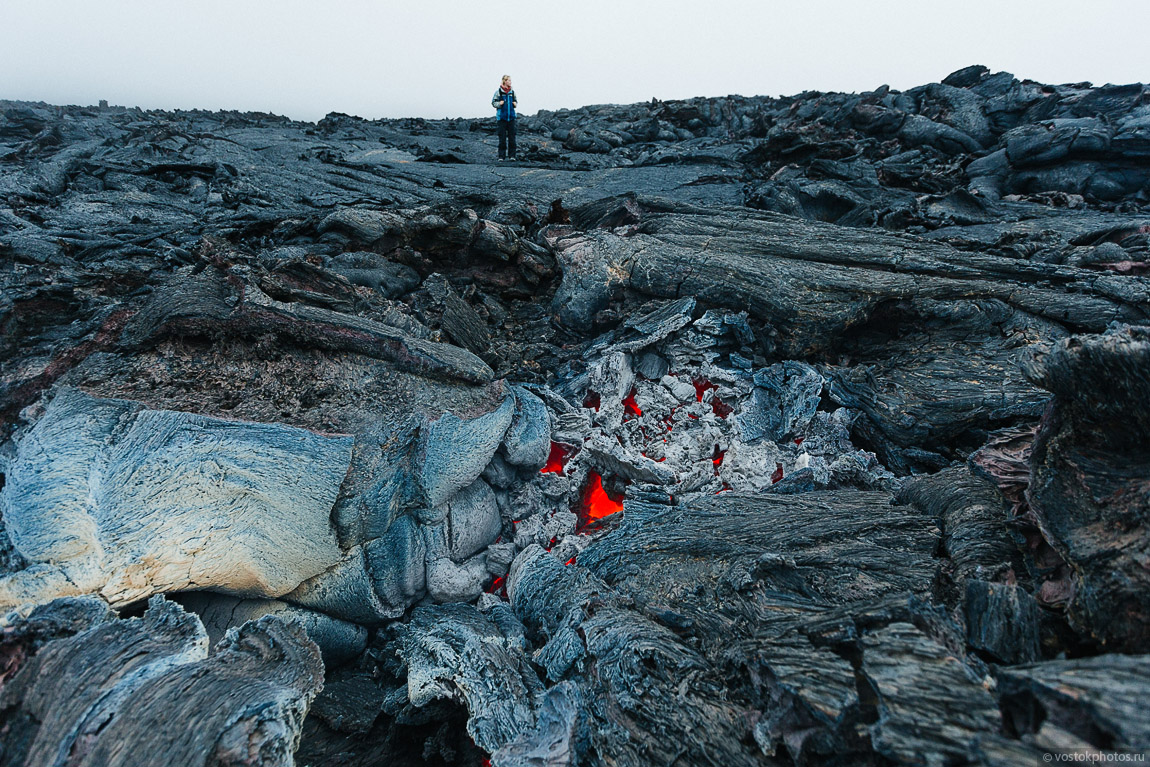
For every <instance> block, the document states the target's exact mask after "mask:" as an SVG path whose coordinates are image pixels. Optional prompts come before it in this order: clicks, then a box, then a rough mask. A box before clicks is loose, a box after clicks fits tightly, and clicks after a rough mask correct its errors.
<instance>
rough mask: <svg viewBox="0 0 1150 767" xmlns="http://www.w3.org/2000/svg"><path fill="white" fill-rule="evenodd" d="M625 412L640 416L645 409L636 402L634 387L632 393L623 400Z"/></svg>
mask: <svg viewBox="0 0 1150 767" xmlns="http://www.w3.org/2000/svg"><path fill="white" fill-rule="evenodd" d="M623 412H624V414H626V415H634V416H639V415H643V411H642V410H640V409H639V405H638V403H636V402H635V390H634V389H632V390H631V393H630V394H628V395H627V397H626V399H624V400H623Z"/></svg>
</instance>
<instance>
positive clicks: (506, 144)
mask: <svg viewBox="0 0 1150 767" xmlns="http://www.w3.org/2000/svg"><path fill="white" fill-rule="evenodd" d="M518 105H519V102H518V101H516V99H515V91H514V90H512V88H511V75H503V82H502V83H501V84H500V86H499V90H497V91H495V95H494V96H492V97H491V106H493V107H495V119H496V121H497V123H498V125H499V159H500V160H502V159H504V158H506V159H508V160H514V159H515V107H517V106H518Z"/></svg>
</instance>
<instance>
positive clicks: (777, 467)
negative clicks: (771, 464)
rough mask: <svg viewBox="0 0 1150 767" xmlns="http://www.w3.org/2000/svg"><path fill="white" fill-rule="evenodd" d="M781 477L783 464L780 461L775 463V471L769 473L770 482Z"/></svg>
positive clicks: (772, 482) (776, 480) (774, 481)
mask: <svg viewBox="0 0 1150 767" xmlns="http://www.w3.org/2000/svg"><path fill="white" fill-rule="evenodd" d="M782 478H783V465H782V464H781V463H776V464H775V473H774V474H772V475H771V484H772V485H773V484H774V483H776V482H778V481H779V480H780V479H782Z"/></svg>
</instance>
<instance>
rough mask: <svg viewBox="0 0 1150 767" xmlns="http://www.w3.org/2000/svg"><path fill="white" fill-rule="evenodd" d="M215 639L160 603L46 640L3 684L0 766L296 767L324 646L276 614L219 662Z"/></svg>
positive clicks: (243, 630) (232, 638) (250, 627)
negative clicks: (211, 649)
mask: <svg viewBox="0 0 1150 767" xmlns="http://www.w3.org/2000/svg"><path fill="white" fill-rule="evenodd" d="M41 615H43V612H42V611H41ZM27 620H28V621H29V622H31V623H36V622H37V620H43V618H42V617H39V616H37V615H36V614H33V615H32V616H30V617H29V618H28V619H27ZM6 621H7V622H8V623H9V626H13V625H14V626H20V625H21V621H22V619H20V618H18V617H14V616H9V617H8V618H7V619H6ZM207 643H208V642H207V635H206V633H205V632H204V628H203V626H202V625H201V624H200V622H199V620H198V619H197V618H196V617H195V616H194V615H192V614H190V613H185V612H183V610H181V609H180V608H179V606H177V605H176V604H174V603H172V602H168V601H165V600H164V599H163V598H162V597H155V598H153V600H152V601H151V602H150V604H149V607H148V609H147V611H146V612H145V613H144V615H143V617H142V618H133V619H128V620H115V619H104V620H102V621H96V622H94V624H93V625H91V626H90V627H87V628H85V630H82V631H79V632H78V633H75V634H74V635H72V636H69V637H64V638H59V639H56V640H54V641H51V642H48V643H47V644H45V645H44V646H43V647H41V648H39V650H38V652H36V654H35V655H34V656H32V657H31V658H29V659H27V660H25V661H24V662H23V663H21V664H20V667H19V668H18V670H16V671H15V673H14V674H13V675H12V676H11V677H9V678H7V679H5V680H4V681H3V684H2V685H0V732H3V734H4V735H3V742H4V749H3V751H0V763H3V764H5V765H13V766H16V765H28V766H29V767H30V766H31V765H42V764H65V763H66V764H75V765H136V764H155V763H161V762H163V763H173V764H196V763H205V764H259V765H284V766H285V767H288V766H289V765H292V764H294V760H293V754H294V752H295V749H296V747H297V746H298V743H299V733H300V728H301V726H302V724H303V719H304V716H305V715H306V713H307V709H308V706H309V704H310V703H311V701H312V699H313V698H314V697H315V695H316V693H318V692H319V690H320V688H321V687H322V685H323V663H322V662H321V661H320V656H319V651H318V649H317V648H316V646H315V645H314V644H313V643H312V642H311V641H310V640H308V638H307V636H306V635H305V634H304V632H303V630H302V629H301V628H299V627H298V626H296V625H293V624H291V623H285V622H283V621H280V620H278V619H275V618H263V619H261V620H259V621H257V622H253V623H248V624H246V625H244V626H242V627H240V628H238V629H235V630H233V631H232V632H230V633H229V634H228V636H227V637H226V638H225V639H224V640H223V641H222V642H221V643H220V645H219V648H218V650H217V651H216V653H215V654H213V655H211V656H209V655H208V653H207ZM176 723H178V724H176Z"/></svg>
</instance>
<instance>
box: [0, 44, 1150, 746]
mask: <svg viewBox="0 0 1150 767" xmlns="http://www.w3.org/2000/svg"><path fill="white" fill-rule="evenodd" d="M519 132H520V148H521V152H520V155H521V158H520V160H519V161H515V162H496V161H495V146H494V125H493V123H491V122H490V121H483V120H476V121H468V120H444V121H431V120H417V119H410V120H380V121H368V120H363V119H360V118H355V117H350V116H347V115H340V114H331V115H329V116H328V117H326V118H325V119H324V120H322V121H320V122H319V123H315V124H310V123H298V122H292V121H289V120H287V119H284V118H280V117H276V116H273V115H264V114H253V113H208V112H200V111H189V112H156V111H142V110H139V109H125V108H120V107H104V108H81V107H57V106H49V105H45V104H37V103H24V102H19V103H18V102H4V101H0V285H2V288H3V296H2V298H0V327H2V328H3V334H2V336H0V356H2V359H3V369H2V371H0V440H2V443H0V476H2V484H0V611H3V612H4V613H5V615H4V617H2V618H0V765H29V766H31V765H41V764H60V765H64V764H67V765H137V764H140V765H142V764H156V763H163V762H164V761H166V760H173V763H175V762H179V763H185V762H186V763H200V762H202V763H204V764H210V765H217V764H218V765H225V764H227V765H238V764H258V765H290V764H301V765H315V766H317V767H318V765H328V764H330V765H336V764H339V765H370V764H377V763H380V762H386V763H390V764H397V765H418V764H437V765H464V766H468V767H470V766H472V765H475V766H478V765H481V764H487V763H490V764H492V765H496V766H497V767H518V766H521V765H522V766H524V767H525V766H527V765H533V766H534V765H554V766H555V767H558V766H559V765H599V764H604V765H636V766H638V765H660V766H661V765H704V764H712V765H724V766H725V765H744V764H745V765H760V764H769V765H774V764H778V765H788V764H796V765H810V764H819V765H823V764H832V765H834V764H842V765H848V764H849V765H856V764H869V765H889V764H908V765H917V764H930V765H959V764H972V765H1007V764H1009V765H1017V764H1020V763H1023V761H1022V760H1037V759H1041V756H1042V754H1044V753H1052V752H1054V753H1061V752H1068V751H1072V750H1073V751H1078V752H1082V753H1085V752H1097V751H1119V752H1143V751H1145V750H1146V749H1148V748H1150V726H1148V725H1147V721H1148V720H1147V717H1146V714H1145V710H1144V705H1145V701H1146V700H1147V699H1148V698H1150V673H1148V671H1147V669H1150V656H1147V655H1145V654H1144V653H1146V652H1147V650H1148V649H1150V575H1148V573H1150V568H1148V566H1147V563H1148V562H1150V529H1148V525H1150V491H1148V487H1150V485H1148V481H1150V436H1148V435H1150V422H1148V421H1150V415H1148V413H1150V409H1148V407H1147V404H1146V403H1147V402H1148V401H1150V89H1148V88H1147V87H1146V86H1142V85H1121V86H1114V85H1106V86H1101V87H1094V86H1092V85H1090V84H1088V83H1081V84H1070V85H1057V86H1050V85H1043V84H1040V83H1035V82H1032V81H1026V80H1023V81H1020V80H1018V79H1017V78H1015V77H1013V76H1012V75H1010V74H1007V73H996V74H992V73H990V72H989V71H987V70H986V69H985V68H982V67H970V68H967V69H964V70H960V71H959V72H955V73H954V74H952V75H951V76H949V77H947V78H946V79H945V80H944V81H943V82H941V83H933V84H930V85H926V86H922V87H920V88H915V89H912V90H910V91H906V92H896V91H892V90H890V89H889V88H886V87H883V88H880V89H878V90H876V91H873V92H869V93H864V94H836V93H804V94H801V95H799V96H795V97H791V98H778V99H773V98H765V97H754V98H744V97H737V96H730V97H726V98H697V99H690V100H686V101H665V102H661V101H652V102H650V103H644V104H635V105H630V106H616V105H604V106H592V107H585V108H582V109H578V110H561V111H558V112H540V113H538V114H536V115H534V116H531V117H524V118H521V119H520V128H519Z"/></svg>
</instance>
